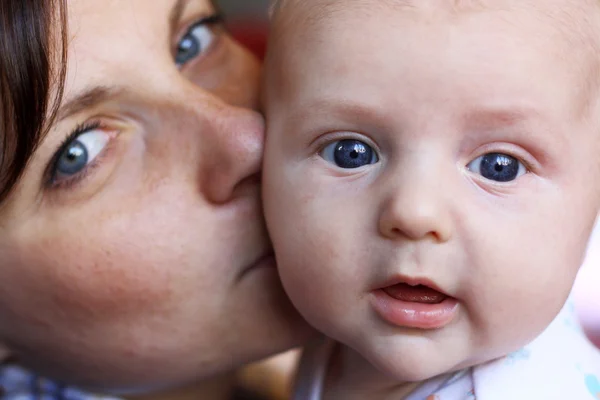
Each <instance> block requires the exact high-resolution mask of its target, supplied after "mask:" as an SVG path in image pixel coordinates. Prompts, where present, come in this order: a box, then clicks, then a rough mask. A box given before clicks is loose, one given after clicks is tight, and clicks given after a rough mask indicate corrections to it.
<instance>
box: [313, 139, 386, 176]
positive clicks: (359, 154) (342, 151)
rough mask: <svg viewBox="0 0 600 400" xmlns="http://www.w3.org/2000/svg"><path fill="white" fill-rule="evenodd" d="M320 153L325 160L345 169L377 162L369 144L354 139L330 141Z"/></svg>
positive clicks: (377, 159)
mask: <svg viewBox="0 0 600 400" xmlns="http://www.w3.org/2000/svg"><path fill="white" fill-rule="evenodd" d="M320 154H321V157H323V158H324V159H325V160H326V161H329V162H331V163H334V164H335V165H337V166H338V167H340V168H345V169H351V168H360V167H362V166H365V165H369V164H375V163H377V162H379V157H378V156H377V153H376V152H375V150H373V148H372V147H371V146H369V145H368V144H366V143H365V142H361V141H360V140H355V139H345V140H340V141H337V142H334V143H331V144H329V145H327V146H326V147H325V148H324V149H323V151H321V153H320Z"/></svg>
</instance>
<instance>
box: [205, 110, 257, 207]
mask: <svg viewBox="0 0 600 400" xmlns="http://www.w3.org/2000/svg"><path fill="white" fill-rule="evenodd" d="M211 119H212V124H211V125H212V126H213V128H214V129H213V135H211V138H210V140H209V142H210V147H209V148H208V149H205V150H206V151H203V152H202V154H203V157H204V162H203V163H202V164H203V169H204V171H202V172H201V174H200V176H201V177H200V185H201V190H202V192H203V193H204V195H205V196H206V198H207V200H208V201H210V202H212V203H225V202H227V201H229V200H231V199H233V198H235V197H236V196H237V195H238V194H241V193H243V191H244V190H245V189H247V188H249V187H251V188H255V189H257V188H258V181H259V177H260V171H261V165H262V156H263V150H264V130H265V127H264V121H263V118H262V116H261V115H260V114H259V113H257V112H255V111H251V110H248V109H243V108H237V107H231V106H223V107H222V108H220V109H219V110H218V111H216V112H215V114H214V116H213V117H212V118H211ZM204 143H206V142H204Z"/></svg>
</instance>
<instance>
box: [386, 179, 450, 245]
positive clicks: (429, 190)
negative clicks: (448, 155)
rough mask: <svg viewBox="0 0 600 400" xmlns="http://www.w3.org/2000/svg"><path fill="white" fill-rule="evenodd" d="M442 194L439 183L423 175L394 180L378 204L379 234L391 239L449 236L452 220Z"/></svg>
mask: <svg viewBox="0 0 600 400" xmlns="http://www.w3.org/2000/svg"><path fill="white" fill-rule="evenodd" d="M415 178H416V179H415ZM400 180H402V178H400ZM444 197H445V195H444V193H443V189H442V187H440V185H438V184H437V183H436V182H434V181H433V180H431V179H427V178H426V177H422V178H420V179H419V178H418V177H413V178H412V179H409V180H404V181H396V182H394V184H393V185H392V186H391V187H388V190H387V195H386V196H385V197H384V200H383V202H382V204H381V209H380V215H379V232H380V234H381V235H382V236H383V237H385V238H387V239H391V240H414V241H419V240H426V239H431V240H433V241H435V242H437V243H443V242H446V241H448V240H450V238H451V235H452V220H451V216H450V212H449V210H448V207H447V204H445V202H444V200H443V199H444Z"/></svg>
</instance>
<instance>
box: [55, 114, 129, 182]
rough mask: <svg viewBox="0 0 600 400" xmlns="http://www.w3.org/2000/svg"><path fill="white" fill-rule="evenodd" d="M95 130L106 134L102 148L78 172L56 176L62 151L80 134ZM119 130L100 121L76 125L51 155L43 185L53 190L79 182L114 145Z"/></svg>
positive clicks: (79, 136)
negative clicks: (68, 175)
mask: <svg viewBox="0 0 600 400" xmlns="http://www.w3.org/2000/svg"><path fill="white" fill-rule="evenodd" d="M95 132H102V133H103V134H105V135H106V141H105V145H104V146H103V147H102V149H101V150H99V151H97V152H96V153H95V154H94V156H93V157H92V158H91V160H90V161H89V163H88V164H87V165H86V166H85V167H84V168H83V169H82V170H81V171H80V172H78V173H76V174H74V175H73V176H71V177H67V178H63V179H61V178H57V171H56V169H57V167H58V162H59V160H60V157H61V156H62V155H63V153H64V152H65V151H66V150H67V149H68V148H69V146H71V145H72V144H73V143H74V142H75V141H77V140H79V138H81V137H82V136H85V135H90V134H92V133H95ZM120 132H121V131H120V129H118V128H115V127H110V126H109V125H108V124H104V123H103V122H101V121H89V122H84V123H83V124H80V125H78V126H77V127H76V128H75V129H74V130H73V132H71V134H69V135H68V136H67V137H66V138H65V140H64V141H63V144H62V145H61V146H60V147H59V148H58V150H57V151H56V153H55V154H54V156H53V157H52V161H51V162H50V164H49V165H48V168H47V173H46V174H45V178H44V181H45V187H47V188H49V189H53V190H54V189H60V188H66V187H70V186H72V183H73V182H75V183H79V181H82V180H84V179H85V178H86V177H87V175H89V172H90V171H91V170H93V169H94V168H95V167H96V166H97V165H98V164H100V163H101V162H102V161H103V159H104V157H105V156H106V153H107V152H108V151H109V149H110V148H112V147H113V146H114V143H113V142H114V141H115V140H116V139H117V137H118V136H119V134H120ZM82 177H83V178H82Z"/></svg>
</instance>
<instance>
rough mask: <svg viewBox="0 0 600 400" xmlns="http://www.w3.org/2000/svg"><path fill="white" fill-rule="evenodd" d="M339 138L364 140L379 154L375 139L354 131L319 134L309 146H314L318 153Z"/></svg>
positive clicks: (379, 149) (379, 150)
mask: <svg viewBox="0 0 600 400" xmlns="http://www.w3.org/2000/svg"><path fill="white" fill-rule="evenodd" d="M340 140H358V141H360V142H364V143H365V144H367V145H369V146H371V148H372V149H373V150H374V151H375V152H376V153H377V155H378V156H380V154H381V148H380V147H379V145H378V144H377V142H376V141H375V140H373V139H372V138H370V137H369V136H367V135H365V134H362V133H358V132H354V131H342V130H338V131H332V132H328V133H325V134H322V135H319V136H318V137H317V138H315V139H314V140H313V141H312V142H311V143H310V144H309V146H310V147H312V148H315V151H316V152H317V153H319V152H320V151H321V150H323V149H324V148H325V147H327V146H328V145H330V144H332V143H335V142H339V141H340Z"/></svg>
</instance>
